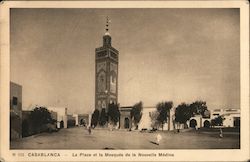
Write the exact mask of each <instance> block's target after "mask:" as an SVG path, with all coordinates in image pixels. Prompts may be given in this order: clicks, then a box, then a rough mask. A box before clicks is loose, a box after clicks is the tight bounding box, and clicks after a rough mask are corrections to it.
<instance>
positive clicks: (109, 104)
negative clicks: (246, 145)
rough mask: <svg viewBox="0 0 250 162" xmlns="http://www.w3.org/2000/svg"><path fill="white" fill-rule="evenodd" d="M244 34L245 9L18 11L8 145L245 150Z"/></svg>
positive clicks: (14, 14)
mask: <svg viewBox="0 0 250 162" xmlns="http://www.w3.org/2000/svg"><path fill="white" fill-rule="evenodd" d="M241 32H242V31H241V10H240V8H237V7H227V8H225V7H215V8H212V7H207V8H205V7H203V8H197V7H196V8H190V7H189V8H177V7H174V8H173V7H172V8H164V7H158V8H150V7H148V8H147V7H141V8H140V7H138V8H137V7H134V8H133V7H129V8H126V7H96V8H95V7H90V8H84V7H79V8H76V7H74V8H73V7H72V8H70V7H69V8H68V7H66V8H65V7H61V8H60V7H59V8H56V7H49V8H46V7H44V8H43V7H39V8H38V7H36V8H32V7H21V8H15V7H13V8H10V9H9V43H10V44H9V56H8V57H9V81H8V82H9V101H8V102H9V108H8V109H9V110H8V112H9V115H7V116H9V119H8V120H9V127H8V130H7V129H6V130H5V131H6V132H9V146H8V147H9V149H10V150H12V151H15V150H19V151H22V150H44V151H46V150H47V151H48V150H83V151H84V150H107V151H112V150H124V151H126V150H127V151H128V150H148V151H150V150H158V151H159V150H176V151H178V150H196V151H199V150H224V151H225V150H230V151H232V150H236V151H237V150H241V149H242V146H241V142H242V131H244V130H242V124H243V123H242V115H243V114H242V105H243V104H242V100H243V99H242V86H243V85H242V83H243V82H242V79H241V78H242V73H241V71H242V67H241V57H242V50H241V43H242V42H241ZM248 109H249V107H248ZM5 115H6V114H5ZM245 121H246V120H245ZM139 154H140V153H139ZM139 154H138V155H137V157H138V156H150V157H151V158H152V157H154V155H153V154H154V153H153V152H152V153H151V154H149V153H143V152H142V153H141V155H139ZM157 154H158V153H157ZM13 156H15V155H13ZM48 156H49V155H48ZM72 156H73V155H72ZM75 156H77V155H75ZM86 156H87V155H86ZM110 156H113V155H110ZM117 156H118V155H117ZM157 156H174V154H173V155H172V154H171V153H166V155H164V153H162V155H160V154H158V155H157Z"/></svg>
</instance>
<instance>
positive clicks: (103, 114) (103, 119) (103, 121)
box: [99, 109, 107, 126]
mask: <svg viewBox="0 0 250 162" xmlns="http://www.w3.org/2000/svg"><path fill="white" fill-rule="evenodd" d="M106 122H107V113H106V110H105V109H102V111H101V115H100V120H99V124H100V125H101V126H104V125H105V124H106Z"/></svg>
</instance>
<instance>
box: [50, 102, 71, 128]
mask: <svg viewBox="0 0 250 162" xmlns="http://www.w3.org/2000/svg"><path fill="white" fill-rule="evenodd" d="M47 109H48V110H50V111H54V112H56V113H57V128H61V121H62V122H63V128H67V121H68V119H67V115H68V114H67V108H65V107H52V106H48V107H47Z"/></svg>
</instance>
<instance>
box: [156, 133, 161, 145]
mask: <svg viewBox="0 0 250 162" xmlns="http://www.w3.org/2000/svg"><path fill="white" fill-rule="evenodd" d="M161 139H162V136H161V135H160V134H159V133H158V134H157V136H156V141H157V142H156V144H157V145H160V141H161Z"/></svg>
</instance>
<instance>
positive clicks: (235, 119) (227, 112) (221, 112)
mask: <svg viewBox="0 0 250 162" xmlns="http://www.w3.org/2000/svg"><path fill="white" fill-rule="evenodd" d="M218 116H221V117H222V118H224V120H223V126H224V127H239V126H240V109H215V110H213V111H211V119H214V118H216V117H218Z"/></svg>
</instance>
